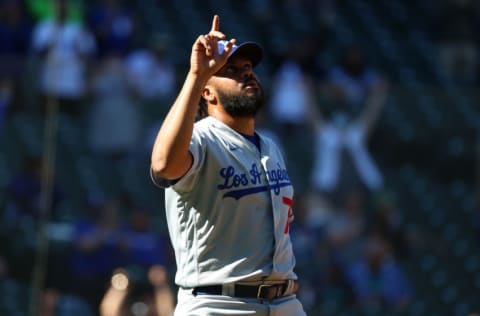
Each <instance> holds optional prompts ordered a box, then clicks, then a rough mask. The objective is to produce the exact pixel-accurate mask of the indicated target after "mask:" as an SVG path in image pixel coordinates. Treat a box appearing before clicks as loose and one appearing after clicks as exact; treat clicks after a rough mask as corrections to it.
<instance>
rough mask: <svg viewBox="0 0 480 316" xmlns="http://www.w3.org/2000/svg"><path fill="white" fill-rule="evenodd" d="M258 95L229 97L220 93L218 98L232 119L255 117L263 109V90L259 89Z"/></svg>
mask: <svg viewBox="0 0 480 316" xmlns="http://www.w3.org/2000/svg"><path fill="white" fill-rule="evenodd" d="M258 89H259V91H258V93H256V94H251V95H246V94H241V95H235V96H232V95H228V94H226V93H223V92H221V91H218V98H219V100H220V102H221V103H222V105H223V108H224V109H225V112H227V113H228V114H230V115H231V116H232V117H254V116H255V115H256V114H257V112H258V110H260V109H261V108H262V107H263V103H264V98H263V90H262V88H261V87H258Z"/></svg>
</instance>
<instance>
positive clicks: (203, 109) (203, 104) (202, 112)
mask: <svg viewBox="0 0 480 316" xmlns="http://www.w3.org/2000/svg"><path fill="white" fill-rule="evenodd" d="M207 116H208V111H207V100H205V98H203V97H200V102H198V110H197V118H198V119H202V118H205V117H207Z"/></svg>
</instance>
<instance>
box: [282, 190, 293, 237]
mask: <svg viewBox="0 0 480 316" xmlns="http://www.w3.org/2000/svg"><path fill="white" fill-rule="evenodd" d="M282 199H283V204H285V205H287V206H288V218H287V223H286V224H285V229H284V231H283V232H284V233H285V234H288V231H289V230H290V223H291V222H293V209H292V207H293V200H292V199H289V198H287V197H285V196H284V197H283V198H282Z"/></svg>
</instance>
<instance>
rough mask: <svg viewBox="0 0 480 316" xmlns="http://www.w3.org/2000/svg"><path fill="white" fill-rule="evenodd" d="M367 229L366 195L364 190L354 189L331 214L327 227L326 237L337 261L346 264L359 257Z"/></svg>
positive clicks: (342, 264)
mask: <svg viewBox="0 0 480 316" xmlns="http://www.w3.org/2000/svg"><path fill="white" fill-rule="evenodd" d="M366 229H367V211H366V206H365V195H364V193H363V192H362V190H360V189H353V190H351V191H350V192H348V194H347V195H346V196H345V200H344V202H343V204H342V205H341V206H340V207H338V209H337V210H336V212H335V214H332V215H331V218H330V220H329V222H328V226H327V227H326V238H327V240H328V243H329V245H330V246H331V251H332V256H333V258H334V261H335V262H336V263H338V264H340V265H341V266H346V265H348V264H349V263H350V262H351V261H352V260H354V259H355V258H357V257H358V255H359V253H360V247H361V243H362V238H363V236H364V234H365V231H366Z"/></svg>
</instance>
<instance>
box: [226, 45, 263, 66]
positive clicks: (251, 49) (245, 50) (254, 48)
mask: <svg viewBox="0 0 480 316" xmlns="http://www.w3.org/2000/svg"><path fill="white" fill-rule="evenodd" d="M232 56H244V57H247V58H248V59H250V61H251V62H252V66H254V67H255V66H256V65H258V64H259V63H260V62H261V61H262V58H263V49H262V47H261V46H260V45H258V44H257V43H255V42H245V43H242V44H240V45H238V46H237V47H236V49H235V50H234V51H233V52H232V53H231V54H230V56H229V58H231V57H232Z"/></svg>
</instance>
